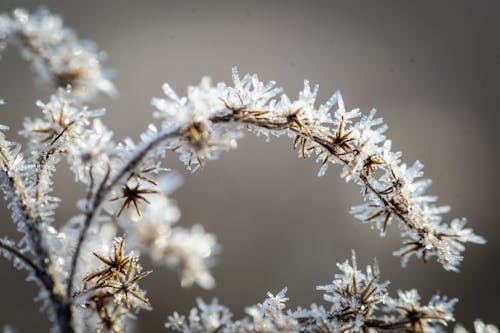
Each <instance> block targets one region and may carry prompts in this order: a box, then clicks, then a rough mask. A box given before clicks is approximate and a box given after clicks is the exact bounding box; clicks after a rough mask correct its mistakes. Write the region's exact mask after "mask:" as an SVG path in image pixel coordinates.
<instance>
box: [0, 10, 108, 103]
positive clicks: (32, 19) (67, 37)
mask: <svg viewBox="0 0 500 333" xmlns="http://www.w3.org/2000/svg"><path fill="white" fill-rule="evenodd" d="M2 39H4V40H6V41H7V42H12V43H15V44H17V45H18V46H19V48H20V50H21V54H22V56H23V58H25V59H26V60H28V61H30V62H31V63H32V66H33V69H34V70H35V71H36V73H37V74H38V76H39V79H40V81H41V82H51V83H52V84H53V85H54V86H55V87H62V88H66V86H68V85H70V86H72V87H73V90H74V91H75V93H76V95H77V96H78V97H79V98H81V99H83V100H90V99H92V98H94V97H95V96H96V95H97V94H98V93H105V94H111V95H114V94H116V89H115V87H114V85H113V83H112V82H111V81H110V80H109V74H108V73H107V72H106V71H103V69H102V68H101V61H102V60H103V59H104V55H103V54H100V53H97V52H96V47H95V45H94V44H93V43H92V42H90V41H82V40H79V39H78V38H77V36H76V34H75V33H74V32H73V31H72V30H71V29H68V28H66V27H65V26H64V25H63V22H62V19H61V18H60V17H59V16H56V15H52V14H50V13H49V12H48V11H47V10H46V9H44V8H41V9H39V10H38V11H36V12H35V13H33V14H29V13H28V12H26V11H25V10H23V9H17V10H15V11H14V12H13V13H12V15H7V14H4V15H2V16H0V42H1V40H2Z"/></svg>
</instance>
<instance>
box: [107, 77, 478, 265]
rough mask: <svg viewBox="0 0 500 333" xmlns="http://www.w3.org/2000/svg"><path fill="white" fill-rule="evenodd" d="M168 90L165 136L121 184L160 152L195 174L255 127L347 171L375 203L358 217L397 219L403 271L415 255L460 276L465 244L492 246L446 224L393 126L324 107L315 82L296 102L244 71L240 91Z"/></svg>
mask: <svg viewBox="0 0 500 333" xmlns="http://www.w3.org/2000/svg"><path fill="white" fill-rule="evenodd" d="M164 91H165V94H166V95H167V99H153V105H154V106H155V107H156V108H157V109H158V112H157V113H156V116H157V118H159V119H160V120H161V121H162V124H161V130H160V131H159V132H158V133H156V128H152V129H151V130H150V131H149V132H147V133H145V134H144V137H145V139H144V140H143V143H142V144H141V145H138V147H137V149H136V150H135V151H136V152H134V154H133V157H132V158H130V159H129V161H128V162H127V163H126V164H125V167H123V168H122V171H120V172H119V173H118V175H119V176H120V177H121V176H122V175H124V174H126V173H127V172H130V170H133V169H134V168H135V167H136V165H138V164H139V163H140V162H141V160H142V159H144V158H145V157H147V156H151V154H149V152H150V150H153V149H157V150H159V151H160V152H163V151H164V150H165V149H173V150H175V151H177V152H179V153H180V158H181V160H182V161H183V162H185V163H186V164H187V166H188V168H194V170H196V169H197V168H198V167H199V166H201V165H202V164H203V163H204V162H203V160H204V159H211V158H217V157H218V153H219V152H220V151H222V150H227V149H231V148H235V147H236V139H238V138H239V137H240V136H241V133H240V130H241V128H242V127H243V126H247V127H248V129H249V130H251V131H254V132H256V133H257V134H258V135H265V136H267V137H269V136H270V135H276V136H280V135H283V134H286V135H289V136H291V137H293V138H294V147H295V148H298V147H300V150H299V154H300V156H302V157H304V158H306V157H307V156H311V155H316V158H317V160H318V161H319V162H321V164H322V167H321V170H320V175H322V174H324V172H325V171H326V168H327V166H328V164H329V163H337V164H341V165H343V172H342V177H343V178H345V179H346V180H347V181H354V182H355V183H357V184H359V185H360V186H361V192H362V193H363V195H364V197H365V200H366V201H367V203H365V204H364V205H361V206H357V207H354V208H353V213H354V215H355V216H356V217H358V218H359V219H361V220H362V221H364V222H370V223H373V224H374V225H375V226H376V227H377V228H378V229H379V230H380V231H381V233H382V234H384V233H385V230H386V227H387V225H388V224H389V223H390V222H391V220H392V219H395V220H397V221H398V222H400V227H401V229H402V236H403V237H404V241H403V248H402V249H401V250H399V251H396V252H395V253H396V254H398V255H401V257H402V258H403V264H405V263H406V261H407V259H408V258H409V257H410V256H411V255H416V256H418V257H420V258H422V259H423V260H426V259H427V258H428V257H431V256H436V257H437V260H438V261H439V262H440V263H441V264H442V265H443V266H444V268H445V269H448V270H458V265H459V263H460V261H461V260H462V256H461V254H460V253H461V252H462V251H463V250H464V245H463V244H464V243H466V242H473V243H479V244H482V243H484V239H483V238H482V237H480V236H477V235H475V234H474V233H473V232H472V230H471V229H465V228H464V226H465V223H466V221H465V219H454V220H452V221H451V223H450V224H449V225H448V224H445V223H442V217H441V215H442V214H443V213H446V212H448V211H449V207H447V206H444V207H439V206H435V205H434V204H433V203H434V202H435V201H436V197H435V196H429V195H426V194H425V190H426V188H427V187H428V186H429V185H430V180H426V179H424V180H418V179H417V178H419V177H421V176H422V175H423V172H422V171H421V170H422V164H421V163H420V162H418V161H417V162H416V163H414V164H413V165H412V166H410V167H408V166H407V165H406V164H404V163H402V162H401V160H400V156H401V153H399V152H397V153H395V152H392V151H391V142H390V141H389V140H386V138H385V136H384V135H383V133H384V132H385V131H386V129H387V126H386V125H384V124H383V123H382V119H381V118H375V111H372V112H371V113H370V114H369V115H365V116H361V113H360V112H359V111H358V110H353V111H347V110H346V109H345V107H344V103H343V100H342V97H341V95H340V93H338V92H336V93H335V94H333V96H332V97H331V98H330V99H329V100H328V101H327V102H326V103H325V104H324V105H322V106H320V107H319V108H316V107H315V105H314V103H315V99H316V95H317V91H318V87H317V86H316V87H315V88H314V89H313V90H311V88H310V85H309V82H308V81H305V84H304V90H303V91H302V92H301V93H300V94H299V98H298V99H297V100H295V101H293V102H292V101H291V100H290V99H289V98H288V96H286V95H284V94H282V95H279V94H280V93H281V89H279V88H276V87H275V83H274V82H270V83H268V84H263V83H262V82H260V81H259V80H258V78H257V76H256V75H246V76H245V77H244V78H243V79H242V80H240V78H239V77H238V74H237V72H236V70H234V72H233V86H226V85H225V84H224V83H218V84H217V85H215V86H212V85H211V83H210V81H209V79H207V78H205V79H203V80H202V82H201V84H200V85H199V86H193V87H189V88H188V96H187V97H182V98H180V97H178V96H177V94H175V93H174V92H173V90H172V89H171V88H170V87H169V86H168V85H164ZM275 97H278V98H279V100H275V99H273V98H275ZM333 107H335V110H334V112H333V114H330V109H332V108H333ZM357 118H359V120H358V121H357V122H355V123H353V122H354V119H357ZM231 126H232V127H231ZM172 137H173V138H172ZM163 142H166V144H164V145H163V147H162V146H161V144H162V143H163ZM148 154H149V155H148ZM150 158H151V157H150ZM117 180H118V178H117ZM111 186H114V183H113V182H112V183H111Z"/></svg>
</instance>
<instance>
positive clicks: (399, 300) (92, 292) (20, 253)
mask: <svg viewBox="0 0 500 333" xmlns="http://www.w3.org/2000/svg"><path fill="white" fill-rule="evenodd" d="M0 40H1V41H2V46H5V45H7V44H14V45H17V46H18V47H19V48H20V50H21V55H22V56H23V57H24V58H25V59H26V60H28V61H30V62H31V64H32V66H33V69H34V70H35V72H36V73H37V77H38V80H39V81H40V82H47V83H50V84H52V85H53V86H54V88H55V92H54V94H53V95H51V96H50V98H49V100H48V102H46V103H43V102H41V101H39V102H37V106H38V108H39V109H40V113H39V115H38V116H37V117H35V118H32V119H26V120H25V122H24V125H23V129H22V130H21V131H20V134H21V135H23V137H24V138H25V139H26V141H27V145H26V148H25V149H22V148H21V146H20V145H18V144H17V143H14V142H10V141H8V140H7V138H6V136H5V131H7V128H6V127H5V126H2V127H1V128H0V158H1V170H0V174H1V178H2V190H3V193H4V197H5V199H6V201H7V202H8V207H9V209H10V210H11V212H12V220H13V222H14V223H15V225H16V227H17V229H18V231H19V232H20V234H21V235H22V238H21V239H20V240H18V241H14V240H12V239H10V238H2V239H0V252H1V253H2V254H3V255H4V256H5V257H6V258H7V259H10V260H11V261H12V263H13V265H14V266H15V267H17V268H21V269H26V270H27V271H28V274H29V275H28V280H31V281H35V282H36V283H37V284H38V285H39V286H40V294H39V296H38V297H37V299H38V300H39V301H40V302H41V303H42V308H43V309H44V310H45V311H46V313H47V314H48V316H49V319H50V320H51V321H52V322H53V330H54V331H56V332H83V331H97V332H124V331H126V328H127V325H126V324H127V321H128V320H130V319H132V318H135V316H134V314H135V313H136V312H138V311H139V310H141V309H150V308H151V305H150V303H149V300H148V299H147V297H146V292H145V291H144V290H142V289H141V287H140V285H139V284H140V282H141V280H142V279H144V278H146V277H147V276H148V275H149V274H150V271H144V270H143V268H142V267H141V265H140V264H139V260H140V255H141V254H147V255H149V256H151V258H152V259H153V261H154V262H156V263H158V264H163V265H166V266H168V267H171V268H173V269H175V270H177V271H178V272H179V275H180V279H181V284H182V285H183V286H186V287H187V286H191V285H193V284H197V285H199V286H201V287H203V288H211V287H212V286H213V285H214V278H213V276H212V275H211V273H210V268H211V267H212V265H213V263H214V255H216V254H217V253H218V252H219V246H218V245H217V242H216V240H215V237H214V236H213V235H212V234H209V233H206V232H205V231H204V230H203V228H202V227H201V226H199V225H196V226H194V227H192V228H191V229H186V228H183V227H179V226H176V225H175V223H176V222H177V221H178V219H179V217H180V213H179V210H178V208H177V206H176V204H175V203H174V202H173V201H172V200H171V199H169V194H170V193H171V192H172V191H173V190H174V189H175V188H176V187H177V186H179V184H180V179H179V176H177V175H176V174H175V173H172V172H171V171H169V170H168V169H167V168H165V167H163V166H162V164H161V162H162V160H163V159H164V157H165V155H166V153H167V151H171V150H172V151H175V152H177V153H178V154H179V157H180V159H181V161H183V162H184V163H185V164H186V166H187V168H188V169H190V170H192V171H193V172H194V171H196V170H197V169H199V167H201V166H204V165H205V163H206V161H208V160H211V159H216V158H218V157H219V154H220V153H221V152H222V151H226V150H230V149H234V148H236V142H237V140H238V139H239V138H240V137H241V136H242V134H243V131H244V130H245V129H246V130H249V131H250V132H253V133H255V134H256V135H263V136H265V137H266V138H269V137H270V136H281V135H287V136H289V137H290V138H291V139H292V140H293V146H294V148H295V149H298V152H299V156H300V157H302V158H307V157H314V158H315V159H316V161H317V162H319V163H320V165H321V167H320V171H319V175H320V176H322V175H323V174H324V173H325V172H326V169H327V167H328V165H330V164H339V165H340V166H341V167H342V171H341V177H342V178H344V179H345V180H346V181H350V182H353V183H355V184H357V185H358V186H359V187H360V189H361V193H362V195H363V198H364V201H365V202H364V203H363V204H362V205H358V206H355V207H353V208H352V213H353V215H354V216H355V217H356V218H358V219H360V220H361V221H362V222H364V223H370V224H372V225H373V226H375V228H377V229H378V230H379V231H380V233H381V234H382V235H383V234H385V232H386V229H387V227H388V226H389V225H390V224H392V223H397V224H398V226H399V228H400V230H401V236H402V239H403V240H402V243H403V244H402V247H401V249H399V250H397V251H395V252H394V253H395V254H396V255H398V256H400V257H401V258H402V263H403V265H406V263H407V261H408V259H409V258H410V257H411V256H415V257H417V258H419V259H422V260H424V261H425V260H427V259H429V258H432V257H435V258H436V260H437V261H438V262H439V263H440V264H441V265H442V266H443V267H444V268H445V269H446V270H452V271H457V270H458V266H459V264H460V261H461V260H462V254H461V253H462V252H463V251H464V244H465V243H467V242H472V243H478V244H483V243H484V242H485V241H484V239H483V238H482V237H480V236H477V235H475V234H474V233H473V231H472V230H471V229H468V228H465V223H466V221H465V219H453V220H451V222H449V223H445V222H443V218H442V215H443V214H444V213H447V212H448V211H449V207H447V206H437V205H436V204H435V202H436V200H437V198H436V197H435V196H431V195H427V194H426V193H425V192H426V189H427V188H428V187H429V185H430V180H428V179H422V176H423V172H422V164H421V163H420V162H418V161H417V162H415V163H414V164H412V165H407V164H405V163H403V162H402V161H401V153H400V152H393V151H392V150H391V142H390V141H389V140H387V139H386V137H385V134H384V133H385V132H386V130H387V126H386V125H385V124H384V123H383V121H382V119H381V118H377V116H376V112H375V111H374V110H372V111H371V112H370V113H368V114H366V115H364V114H362V113H361V112H360V111H359V110H352V111H349V110H347V109H346V108H345V106H344V102H343V100H342V97H341V95H340V93H339V92H336V93H334V94H333V95H332V97H331V98H330V99H329V100H328V101H327V102H326V103H325V104H323V105H321V106H319V107H316V106H315V104H316V95H317V92H318V86H317V85H316V86H314V87H311V86H310V84H309V82H308V81H305V82H304V89H303V90H302V91H301V92H300V93H299V95H298V98H297V99H295V100H293V99H291V98H289V97H288V96H287V95H286V94H284V93H283V92H282V90H281V89H280V88H278V87H277V86H276V84H275V83H274V82H269V83H263V82H261V81H260V80H259V79H258V77H257V76H256V75H245V76H244V77H243V78H240V76H239V75H238V72H237V70H236V69H233V77H232V84H231V85H226V84H225V83H222V82H221V83H218V84H216V85H213V84H212V83H211V81H210V79H209V78H203V79H202V81H201V82H200V84H199V85H197V86H191V87H188V91H187V96H185V97H179V96H178V95H177V94H176V93H175V92H174V91H173V90H172V88H170V86H169V85H167V84H165V85H164V86H163V90H164V93H165V95H166V97H164V98H154V99H153V100H152V104H153V106H154V108H155V109H156V111H155V112H154V117H155V118H156V119H157V124H156V125H154V124H151V125H150V126H149V127H148V128H147V129H146V131H144V132H143V134H142V135H141V136H140V138H139V140H138V141H137V142H134V141H132V140H131V139H126V140H125V141H124V142H115V141H114V140H113V133H112V131H110V130H109V129H108V128H107V127H106V126H105V125H104V124H103V122H102V121H101V118H102V116H103V115H104V112H105V111H104V110H102V109H94V108H92V107H88V106H86V105H87V103H90V102H91V101H92V99H93V98H95V97H96V96H97V95H98V94H100V93H105V94H108V95H114V94H115V92H116V91H115V88H114V86H113V84H112V82H111V80H110V79H109V75H108V73H107V71H105V70H104V69H103V68H102V67H101V63H102V60H103V55H102V54H100V53H98V52H97V51H96V47H95V46H94V45H93V44H92V43H90V42H87V41H81V40H79V39H78V38H77V36H76V34H75V33H74V32H73V31H71V30H70V29H68V28H66V27H64V26H63V24H62V20H61V19H60V18H59V17H58V16H55V15H52V14H50V13H49V12H47V11H46V10H39V11H37V12H35V13H34V14H29V13H27V12H26V11H24V10H19V9H18V10H15V11H14V12H13V13H12V14H4V15H1V16H0ZM4 107H5V106H4ZM64 159H65V160H66V161H67V163H68V164H69V166H70V168H71V170H72V171H73V173H74V176H75V181H76V182H81V183H83V184H84V185H85V186H86V189H87V191H86V194H85V196H84V197H83V198H82V199H81V200H80V201H79V202H78V208H79V210H80V213H79V214H78V215H76V216H74V217H73V218H71V219H70V220H69V221H67V222H66V223H65V224H63V225H62V227H59V228H58V227H56V226H55V224H54V214H55V210H56V209H57V207H58V205H59V203H60V199H59V198H57V197H55V196H54V195H53V194H52V190H53V186H52V185H53V180H52V179H53V176H54V174H55V171H56V165H57V164H58V163H59V162H60V161H62V160H64ZM119 233H124V234H125V235H126V237H127V238H126V239H125V236H121V237H120V236H118V235H119ZM338 267H339V269H340V270H341V273H340V274H336V275H335V277H334V280H333V282H332V283H331V284H329V285H325V286H319V287H318V288H317V289H318V290H322V291H324V292H325V296H324V299H325V301H327V302H328V303H329V305H328V306H317V305H314V304H313V305H311V306H310V307H307V308H299V309H297V310H295V311H291V310H288V311H287V312H285V302H286V300H288V298H286V297H285V292H286V288H285V289H283V290H282V291H280V292H279V293H278V294H277V295H276V296H275V295H273V294H271V293H269V294H268V298H267V299H266V300H265V301H264V302H263V303H262V304H258V305H256V306H253V307H250V308H248V309H247V314H248V317H247V318H244V319H242V320H239V321H232V320H231V313H230V312H229V310H228V309H227V308H225V307H223V306H221V305H219V304H218V303H217V302H216V301H214V302H212V303H210V304H206V303H204V302H203V301H201V300H199V301H198V307H197V308H195V309H193V310H192V311H191V313H190V315H189V317H188V318H187V319H186V318H185V317H184V316H181V315H179V314H177V313H175V314H173V315H172V316H170V317H169V318H168V321H167V324H166V326H167V327H168V328H171V329H174V330H178V331H182V332H360V331H363V332H369V331H397V332H400V331H412V332H423V331H425V332H438V331H441V330H443V328H444V327H445V326H446V325H447V324H448V323H450V322H452V321H454V318H453V307H454V305H455V303H456V299H451V300H450V299H447V298H446V297H441V296H434V297H433V298H432V299H431V300H430V301H429V303H428V304H427V305H421V304H420V297H419V295H418V293H417V291H416V290H410V291H399V292H398V296H397V297H391V296H390V295H389V292H388V291H387V286H388V282H382V281H381V280H380V272H379V268H378V265H377V264H376V263H374V264H373V265H371V266H367V268H366V270H365V271H362V270H360V269H358V267H357V263H356V258H355V255H354V253H353V256H352V259H351V262H348V261H346V262H345V263H342V264H338ZM475 327H476V331H477V332H495V331H496V328H494V327H493V326H490V325H484V324H482V323H481V322H479V321H478V322H476V324H475ZM6 330H7V329H6ZM464 331H465V329H463V328H462V327H457V328H456V332H464Z"/></svg>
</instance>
